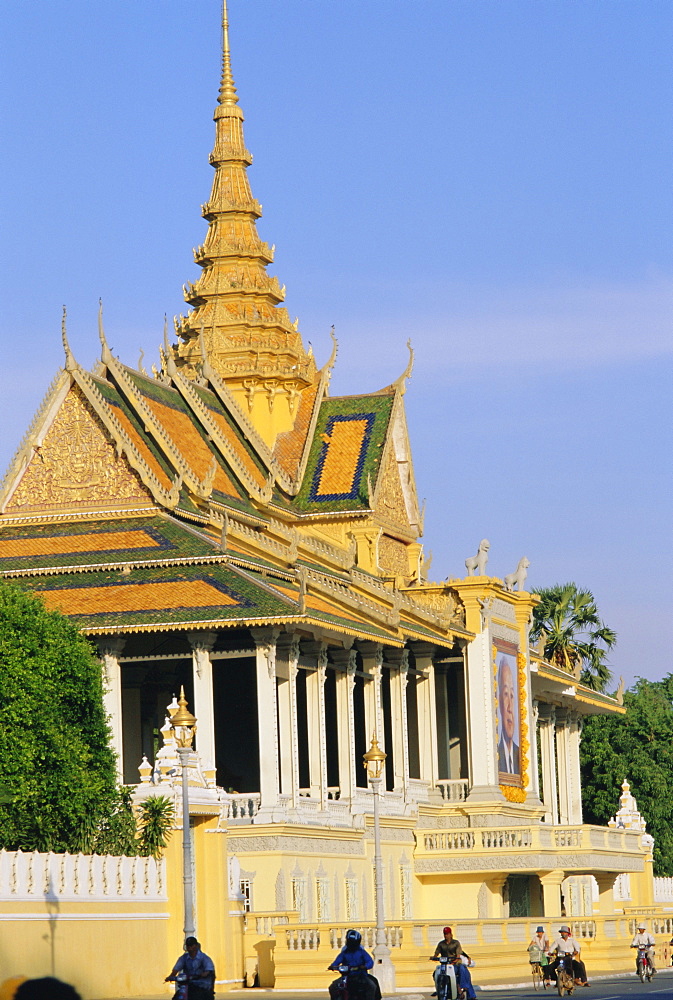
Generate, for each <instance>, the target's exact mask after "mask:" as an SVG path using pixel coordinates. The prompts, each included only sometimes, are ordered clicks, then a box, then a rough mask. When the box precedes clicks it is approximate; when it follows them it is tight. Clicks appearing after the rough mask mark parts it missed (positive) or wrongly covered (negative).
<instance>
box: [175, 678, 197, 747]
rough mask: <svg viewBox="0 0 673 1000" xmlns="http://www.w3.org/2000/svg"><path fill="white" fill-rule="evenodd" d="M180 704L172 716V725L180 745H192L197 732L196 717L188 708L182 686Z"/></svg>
mask: <svg viewBox="0 0 673 1000" xmlns="http://www.w3.org/2000/svg"><path fill="white" fill-rule="evenodd" d="M178 705H179V706H180V707H179V708H178V710H177V712H175V714H174V715H173V716H172V717H171V726H172V727H173V729H174V730H175V741H176V743H177V744H178V746H179V747H183V748H185V747H190V746H191V745H192V740H193V739H194V734H195V733H196V718H195V716H193V715H192V713H191V712H190V711H189V709H188V708H187V699H186V698H185V689H184V687H180V697H179V698H178Z"/></svg>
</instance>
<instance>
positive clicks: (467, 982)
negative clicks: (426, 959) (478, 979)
mask: <svg viewBox="0 0 673 1000" xmlns="http://www.w3.org/2000/svg"><path fill="white" fill-rule="evenodd" d="M440 955H445V956H446V957H447V958H448V960H449V961H450V962H451V964H452V965H453V966H454V968H455V970H456V982H457V984H458V988H459V989H460V990H463V991H464V993H465V997H466V998H467V1000H476V997H477V994H476V993H475V992H474V986H473V985H472V976H471V975H470V970H469V969H468V967H467V964H466V963H469V962H471V961H472V959H471V958H470V956H469V955H467V954H466V953H465V952H464V951H463V949H462V948H461V947H460V941H458V939H457V938H455V937H454V936H453V931H452V930H451V928H450V927H445V928H444V937H443V938H442V940H441V941H438V942H437V947H436V948H435V953H434V955H432V956H431V961H433V962H436V961H437V959H438V958H439V957H440ZM438 971H439V970H438V968H437V969H435V971H434V974H433V978H434V980H435V986H436V985H437V975H438Z"/></svg>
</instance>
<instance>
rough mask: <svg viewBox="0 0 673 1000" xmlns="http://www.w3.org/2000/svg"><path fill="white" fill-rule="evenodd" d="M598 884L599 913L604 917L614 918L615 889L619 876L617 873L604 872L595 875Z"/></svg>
mask: <svg viewBox="0 0 673 1000" xmlns="http://www.w3.org/2000/svg"><path fill="white" fill-rule="evenodd" d="M594 878H595V879H596V881H597V882H598V912H599V913H601V914H602V915H604V916H612V915H613V914H614V912H615V895H614V887H615V880H616V878H617V875H616V874H615V872H604V873H603V874H601V875H594Z"/></svg>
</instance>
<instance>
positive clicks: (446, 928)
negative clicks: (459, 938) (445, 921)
mask: <svg viewBox="0 0 673 1000" xmlns="http://www.w3.org/2000/svg"><path fill="white" fill-rule="evenodd" d="M444 933H445V934H453V931H452V930H451V928H450V927H445V928H444Z"/></svg>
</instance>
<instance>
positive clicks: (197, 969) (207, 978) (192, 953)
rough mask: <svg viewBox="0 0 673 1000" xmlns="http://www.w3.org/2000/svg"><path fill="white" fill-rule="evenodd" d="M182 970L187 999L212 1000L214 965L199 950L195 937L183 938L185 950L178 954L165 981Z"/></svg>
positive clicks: (171, 979)
mask: <svg viewBox="0 0 673 1000" xmlns="http://www.w3.org/2000/svg"><path fill="white" fill-rule="evenodd" d="M180 972H184V973H185V974H186V975H187V976H188V977H189V978H188V986H187V991H188V992H187V995H188V997H189V1000H212V998H213V996H214V993H215V966H214V965H213V960H212V958H210V957H209V956H208V955H206V954H205V952H203V951H201V945H200V944H199V942H198V941H197V940H196V938H195V937H188V938H186V940H185V952H184V954H183V955H180V958H179V959H178V960H177V962H176V963H175V965H174V966H173V969H172V971H171V973H170V975H168V976H166V982H167V983H170V982H174V981H175V980H176V979H177V976H178V973H180Z"/></svg>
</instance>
